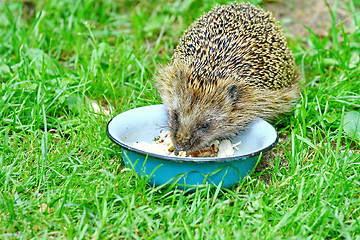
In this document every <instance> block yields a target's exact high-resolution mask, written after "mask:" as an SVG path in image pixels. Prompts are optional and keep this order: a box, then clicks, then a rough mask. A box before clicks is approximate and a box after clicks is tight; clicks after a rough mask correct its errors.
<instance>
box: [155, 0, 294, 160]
mask: <svg viewBox="0 0 360 240" xmlns="http://www.w3.org/2000/svg"><path fill="white" fill-rule="evenodd" d="M155 82H156V85H157V88H158V91H159V94H160V96H161V99H162V101H163V103H164V105H165V107H166V111H167V117H168V128H169V131H170V135H171V139H172V141H173V144H174V148H175V152H176V153H177V152H179V151H194V150H198V149H201V148H203V147H206V146H208V145H209V144H210V143H211V142H212V141H213V140H216V139H225V138H231V137H232V136H234V135H236V134H238V133H239V132H240V131H242V130H244V129H246V127H247V125H248V124H249V123H251V122H253V121H254V120H256V119H259V118H262V119H265V120H272V119H274V118H277V117H278V116H279V115H280V114H281V113H284V112H288V111H290V110H291V109H292V108H293V105H294V103H295V102H296V100H297V99H298V97H299V81H298V77H297V74H296V70H295V61H294V56H293V53H292V51H291V49H290V48H289V46H288V44H287V41H286V38H285V37H284V34H283V31H282V29H281V27H280V25H279V24H278V23H277V22H276V21H275V19H274V17H273V16H272V14H271V13H270V12H267V11H265V10H263V9H261V8H259V7H256V6H254V5H252V4H250V3H242V4H239V3H236V2H235V3H232V4H229V5H216V6H215V7H214V8H213V9H211V10H210V11H209V12H208V13H204V14H203V15H202V16H200V17H199V18H198V19H197V20H196V21H195V22H194V23H192V24H191V25H190V26H189V28H188V29H187V30H186V31H185V32H184V34H183V36H182V37H181V38H180V40H179V43H178V45H177V46H176V48H175V50H174V53H173V56H172V57H171V61H170V63H168V64H167V65H165V66H161V67H159V68H158V69H157V75H156V77H155Z"/></svg>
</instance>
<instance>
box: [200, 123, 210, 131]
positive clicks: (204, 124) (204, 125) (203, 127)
mask: <svg viewBox="0 0 360 240" xmlns="http://www.w3.org/2000/svg"><path fill="white" fill-rule="evenodd" d="M209 127H210V123H203V124H201V125H200V129H201V130H203V131H206V130H208V129H209Z"/></svg>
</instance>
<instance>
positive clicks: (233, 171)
mask: <svg viewBox="0 0 360 240" xmlns="http://www.w3.org/2000/svg"><path fill="white" fill-rule="evenodd" d="M166 126H167V113H166V109H165V106H164V105H151V106H146V107H140V108H136V109H132V110H129V111H126V112H123V113H121V114H119V115H117V116H116V117H114V118H113V119H112V120H110V121H109V123H108V125H107V135H108V136H109V138H110V139H111V140H112V141H113V142H115V143H116V144H117V145H119V146H120V147H121V148H122V154H123V159H124V162H125V165H126V166H127V167H128V168H130V169H132V170H134V171H135V172H136V173H137V174H138V175H139V176H140V177H144V176H147V177H146V179H148V181H149V184H151V185H153V186H168V185H170V184H176V186H177V187H178V188H181V189H188V188H196V187H201V186H204V185H206V183H208V184H212V185H215V186H219V184H221V187H223V188H231V187H232V186H234V184H236V183H239V181H241V180H242V179H243V178H244V177H245V176H247V175H248V174H249V173H250V172H251V171H252V170H253V169H254V167H255V165H256V163H257V161H258V159H259V155H260V153H261V152H264V151H267V150H269V149H271V148H272V147H273V146H274V144H275V143H276V140H277V133H276V130H275V129H274V127H273V126H272V125H271V124H269V123H268V122H266V121H265V120H262V119H259V120H256V121H254V122H252V123H251V124H249V126H248V128H247V129H246V130H244V131H242V132H240V133H239V134H238V135H237V136H236V137H233V138H232V139H231V141H232V142H233V143H235V142H239V141H241V144H240V145H239V146H238V147H237V148H238V150H236V151H235V154H234V156H233V157H189V158H183V157H176V156H174V157H173V156H166V155H159V154H156V153H151V152H146V151H143V150H141V149H137V148H135V147H133V146H132V145H133V143H134V142H139V141H144V142H148V143H151V142H153V140H154V138H155V137H157V136H159V133H160V130H162V129H166Z"/></svg>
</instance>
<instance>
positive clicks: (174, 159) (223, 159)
mask: <svg viewBox="0 0 360 240" xmlns="http://www.w3.org/2000/svg"><path fill="white" fill-rule="evenodd" d="M123 113H124V112H123ZM120 114H122V113H120ZM120 114H118V115H120ZM118 115H116V116H115V117H117V116H118ZM115 117H113V118H112V119H111V120H110V121H109V122H108V123H107V125H106V134H107V136H108V137H109V138H110V140H112V141H113V142H114V143H115V144H117V145H119V146H120V147H121V148H123V149H126V150H129V151H132V152H136V153H138V154H141V155H144V156H145V157H146V156H149V157H153V158H159V159H162V160H167V161H172V162H196V163H204V162H214V163H215V162H216V163H218V162H231V161H236V160H245V159H247V158H251V157H254V156H256V155H259V154H260V153H262V152H266V151H268V150H270V149H271V148H273V147H274V146H275V145H276V143H277V141H278V138H279V136H278V133H277V131H276V129H275V128H274V126H272V125H271V124H270V123H268V122H267V121H265V120H264V119H262V120H263V121H265V122H267V123H268V124H270V126H272V127H273V128H274V130H275V134H276V137H275V140H274V141H273V142H272V143H271V144H270V145H268V146H267V147H265V148H262V149H260V150H258V151H255V152H252V153H248V154H244V155H236V156H231V157H176V156H167V155H161V154H157V153H152V152H146V151H144V150H141V149H138V148H134V147H132V146H130V145H128V144H126V143H124V142H121V141H119V140H118V139H116V138H115V137H114V136H113V135H112V134H111V133H110V131H109V125H110V124H111V122H112V121H113V120H114V118H115Z"/></svg>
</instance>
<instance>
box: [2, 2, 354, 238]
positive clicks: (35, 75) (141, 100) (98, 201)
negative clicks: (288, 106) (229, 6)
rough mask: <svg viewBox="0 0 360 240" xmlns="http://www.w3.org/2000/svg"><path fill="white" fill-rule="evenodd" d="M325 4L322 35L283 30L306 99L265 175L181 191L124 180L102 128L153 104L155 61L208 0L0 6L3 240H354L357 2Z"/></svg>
mask: <svg viewBox="0 0 360 240" xmlns="http://www.w3.org/2000/svg"><path fill="white" fill-rule="evenodd" d="M279 1H280V0H279ZM218 2H219V3H227V2H230V1H218ZM252 2H253V3H255V4H261V1H252ZM335 2H336V4H335V5H334V7H330V9H331V13H332V16H333V18H332V20H333V22H332V27H331V29H330V30H329V32H328V34H326V35H324V36H318V35H316V34H315V33H314V32H313V31H312V29H311V28H309V29H308V31H309V35H308V36H307V37H302V38H300V37H296V35H293V34H292V35H290V34H289V35H288V36H289V45H290V47H291V48H292V49H293V52H294V54H295V59H296V63H297V66H298V68H299V71H300V73H301V76H302V78H303V84H302V85H303V90H302V94H301V99H299V101H298V103H297V105H296V106H295V107H294V109H293V111H292V112H291V113H289V114H287V115H284V116H283V117H282V118H280V119H278V120H276V121H275V122H273V123H274V126H275V127H276V129H277V131H278V132H279V136H280V140H281V141H279V143H278V146H277V148H276V150H274V151H272V154H268V155H267V157H266V158H265V157H264V159H263V161H266V162H268V166H269V167H268V168H266V169H263V170H261V171H256V172H254V173H253V174H251V175H250V176H248V177H247V178H245V180H244V181H243V182H241V183H240V184H239V185H238V186H235V187H234V188H233V189H220V190H219V189H216V188H215V189H214V188H212V187H210V186H207V187H205V188H202V189H198V190H197V191H195V192H192V193H188V192H184V191H181V190H177V189H161V188H152V187H150V186H149V185H147V184H146V182H145V180H144V179H139V178H138V177H137V176H136V175H135V174H133V173H132V172H131V171H129V169H127V168H126V167H125V166H124V163H123V159H122V155H121V153H120V148H119V147H118V146H116V145H115V144H114V143H112V142H111V141H110V140H109V139H108V137H107V135H106V124H107V122H108V121H109V120H110V119H111V118H112V117H113V116H116V115H117V114H119V113H121V112H123V111H125V110H129V109H133V108H136V107H140V106H145V105H151V104H158V103H160V102H161V100H160V97H159V94H158V93H157V91H156V88H155V85H154V81H153V75H154V73H155V69H156V66H159V65H160V64H164V63H166V62H168V61H169V60H170V57H171V55H172V52H173V50H174V47H175V46H176V44H177V41H178V40H179V37H180V36H181V34H182V32H183V31H184V29H186V27H187V26H188V25H189V24H191V22H192V21H194V20H195V19H196V18H197V17H199V16H200V15H201V14H202V13H203V12H205V11H208V10H210V9H211V8H212V7H213V6H214V5H215V4H216V1H215V0H202V1H191V0H188V1H177V0H176V1H170V2H169V1H165V0H159V1H130V0H117V1H116V0H101V1H96V0H87V1H82V0H77V1H76V0H48V1H45V0H33V1H32V0H30V1H6V0H5V1H4V0H0V84H1V85H0V123H1V124H0V238H1V239H48V238H55V239H58V238H67V239H116V238H120V239H121V238H133V239H175V238H182V239H205V238H208V239H231V238H235V239H287V238H292V239H360V137H359V136H356V135H355V136H354V134H351V133H352V132H351V131H349V128H348V126H349V125H348V123H349V122H348V120H347V119H349V116H357V114H359V112H360V77H359V76H360V60H359V54H360V28H359V26H360V23H359V21H360V19H359V14H358V13H359V7H360V3H359V1H355V0H348V1H343V2H340V1H335ZM340 4H341V5H343V6H344V7H345V8H347V9H348V10H349V11H350V12H351V13H352V16H351V18H352V20H353V22H354V24H353V25H352V26H351V28H349V29H345V28H343V27H342V24H341V23H339V22H338V21H335V20H336V19H335V15H336V14H335V13H336V10H337V7H336V6H338V5H340ZM285 33H287V32H285ZM294 36H295V37H294ZM94 102H96V103H97V104H98V105H99V106H102V107H103V108H101V109H102V110H100V111H98V110H96V109H95V108H94V104H91V103H94ZM350 112H352V113H350ZM351 114H352V115H351ZM350 119H353V120H354V119H356V117H355V118H350ZM355 131H356V129H355ZM264 176H266V179H267V180H264V179H265V178H264Z"/></svg>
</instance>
